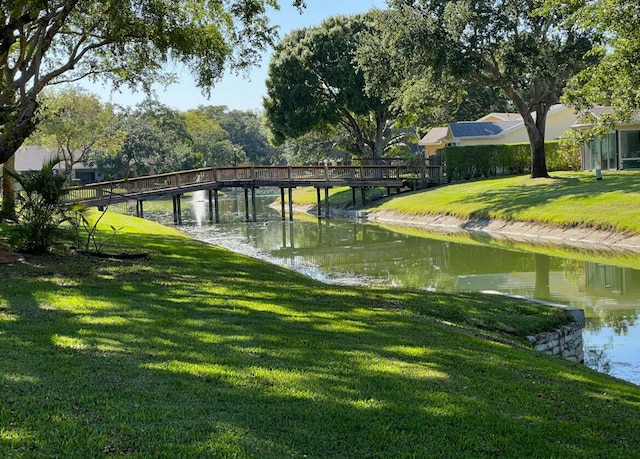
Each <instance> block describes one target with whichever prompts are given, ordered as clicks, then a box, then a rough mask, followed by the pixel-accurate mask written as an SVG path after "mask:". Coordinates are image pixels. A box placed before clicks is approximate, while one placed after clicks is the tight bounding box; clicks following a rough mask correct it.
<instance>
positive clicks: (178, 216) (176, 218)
mask: <svg viewBox="0 0 640 459" xmlns="http://www.w3.org/2000/svg"><path fill="white" fill-rule="evenodd" d="M173 223H175V224H176V225H182V203H181V202H180V195H179V194H176V195H173Z"/></svg>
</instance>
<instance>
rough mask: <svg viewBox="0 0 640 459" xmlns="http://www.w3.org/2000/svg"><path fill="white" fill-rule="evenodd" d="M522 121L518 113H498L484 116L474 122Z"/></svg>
mask: <svg viewBox="0 0 640 459" xmlns="http://www.w3.org/2000/svg"><path fill="white" fill-rule="evenodd" d="M496 120H497V121H522V115H521V114H520V113H499V112H493V113H489V114H488V115H484V116H483V117H482V118H480V119H478V120H476V121H496Z"/></svg>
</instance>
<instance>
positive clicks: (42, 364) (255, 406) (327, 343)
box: [0, 214, 640, 458]
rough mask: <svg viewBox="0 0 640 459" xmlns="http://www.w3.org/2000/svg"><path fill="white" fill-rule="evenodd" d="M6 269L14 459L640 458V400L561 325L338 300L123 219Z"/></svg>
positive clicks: (7, 398)
mask: <svg viewBox="0 0 640 459" xmlns="http://www.w3.org/2000/svg"><path fill="white" fill-rule="evenodd" d="M103 223H104V224H105V225H113V226H115V227H118V228H119V227H123V230H122V231H121V233H120V234H118V236H117V237H116V239H115V242H116V244H117V245H116V246H110V249H111V250H113V251H114V252H120V251H127V252H141V251H143V252H148V253H149V255H150V257H149V259H148V260H142V261H133V260H109V259H98V258H93V257H89V256H81V255H66V256H61V255H50V256H42V257H27V260H26V262H25V263H22V264H17V265H0V378H1V380H2V381H1V382H0V384H1V386H0V457H65V458H69V457H71V458H73V457H124V456H127V457H145V458H146V457H198V458H201V457H258V458H270V457H273V458H281V457H339V458H345V457H358V458H360V457H384V458H389V457H450V458H455V457H496V456H502V457H589V458H592V457H631V456H632V455H633V454H635V452H636V451H637V450H638V448H640V436H638V435H637V433H638V432H639V431H640V416H638V412H639V411H638V410H639V409H640V388H638V387H637V386H634V385H632V384H629V383H625V382H622V381H619V380H616V379H613V378H610V377H608V376H606V375H602V374H599V373H596V372H594V371H591V370H589V369H587V368H585V367H584V366H582V365H579V364H573V363H570V362H568V361H565V360H563V359H561V358H552V357H547V356H543V355H540V354H538V353H536V352H534V351H533V350H531V349H530V348H529V346H528V345H527V344H526V342H525V339H524V337H525V336H526V335H528V334H531V333H534V332H536V331H540V330H546V329H548V328H549V327H551V326H554V325H557V324H560V323H564V322H565V321H566V320H567V318H566V316H564V313H563V312H562V311H560V310H557V309H555V308H548V307H544V306H540V305H535V304H530V303H523V302H519V301H516V300H509V299H506V298H496V297H491V296H483V295H478V294H469V295H445V294H435V293H427V292H422V291H410V290H397V289H393V290H391V289H388V290H387V289H368V288H351V287H333V286H327V285H323V284H321V283H319V282H316V281H313V280H310V279H308V278H305V277H303V276H301V275H298V274H296V273H294V272H291V271H289V270H286V269H283V268H279V267H274V266H272V265H269V264H266V263H263V262H261V261H258V260H254V259H251V258H247V257H243V256H240V255H237V254H234V253H231V252H228V251H226V250H222V249H219V248H215V247H210V246H207V245H204V244H202V243H199V242H196V241H193V240H191V239H189V238H187V237H185V236H184V235H182V234H180V233H179V232H177V231H175V230H173V229H170V228H165V227H162V226H160V225H156V224H153V223H150V222H146V221H143V220H138V219H135V218H131V217H126V216H121V215H113V214H108V216H107V218H105V219H104V222H103Z"/></svg>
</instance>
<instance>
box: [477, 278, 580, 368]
mask: <svg viewBox="0 0 640 459" xmlns="http://www.w3.org/2000/svg"><path fill="white" fill-rule="evenodd" d="M480 293H483V294H487V295H498V296H504V297H508V298H514V299H518V300H524V301H528V302H531V303H537V304H542V305H544V306H550V307H555V308H561V309H564V310H565V311H567V313H568V314H569V315H570V316H571V318H572V319H573V322H571V323H569V324H565V325H561V326H560V327H557V328H555V329H553V330H547V331H543V332H540V333H537V334H535V335H530V336H527V340H528V341H529V343H530V344H531V345H532V346H533V347H534V349H535V350H536V351H538V352H542V353H545V354H549V355H559V356H562V357H564V358H565V359H567V360H570V361H572V362H577V363H582V364H584V341H583V338H582V329H583V328H584V326H585V323H586V322H585V315H584V309H580V308H576V307H573V306H566V305H564V304H559V303H552V302H550V301H544V300H537V299H535V298H527V297H525V296H520V295H511V294H508V293H502V292H498V291H495V290H483V291H481V292H480Z"/></svg>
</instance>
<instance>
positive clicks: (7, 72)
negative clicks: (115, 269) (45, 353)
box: [0, 0, 304, 213]
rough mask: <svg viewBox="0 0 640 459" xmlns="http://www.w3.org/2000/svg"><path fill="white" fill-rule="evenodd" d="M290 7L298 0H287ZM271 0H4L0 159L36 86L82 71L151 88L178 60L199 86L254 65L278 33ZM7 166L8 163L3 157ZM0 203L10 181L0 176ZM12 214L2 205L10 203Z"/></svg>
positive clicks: (29, 116)
mask: <svg viewBox="0 0 640 459" xmlns="http://www.w3.org/2000/svg"><path fill="white" fill-rule="evenodd" d="M292 3H293V4H294V5H296V6H298V7H302V6H304V0H292ZM267 6H271V7H273V8H277V7H278V2H277V1H276V0H225V1H221V0H174V1H167V0H105V1H103V0H3V1H2V2H0V164H3V163H5V162H7V161H9V160H10V159H13V155H14V153H15V152H16V151H17V150H18V148H19V147H20V146H21V145H22V143H23V142H24V140H25V139H26V138H28V137H29V136H30V135H31V134H32V133H33V132H34V130H35V129H36V125H37V122H38V117H37V111H38V94H39V93H40V92H41V91H42V90H43V89H44V88H45V87H47V86H49V85H53V84H57V83H63V82H73V81H78V80H81V79H83V78H88V77H90V78H96V79H103V80H110V81H111V83H113V85H114V87H116V88H118V87H119V86H121V85H128V86H130V87H132V88H136V89H139V88H142V89H143V90H146V91H149V90H150V87H151V85H152V83H154V82H159V81H164V82H169V81H171V80H172V75H170V74H168V73H166V72H165V70H164V69H165V68H166V66H165V64H167V63H168V62H173V63H179V64H182V65H184V66H186V67H187V68H188V69H189V70H190V71H191V72H192V73H193V75H194V78H195V81H196V83H197V84H198V86H200V87H201V88H203V90H204V91H205V93H206V92H207V90H208V89H209V88H211V86H212V85H213V84H214V83H215V82H216V81H217V80H218V79H219V78H220V76H221V75H222V73H223V71H224V70H225V69H226V68H228V67H230V68H235V69H242V68H245V67H247V66H249V65H251V64H253V63H254V62H255V61H256V60H257V59H258V58H259V53H260V52H261V51H262V50H263V49H265V47H266V46H269V45H271V44H272V41H273V40H274V38H275V37H276V35H277V31H276V28H275V27H273V26H272V25H271V24H270V22H269V20H268V17H267V15H266V7H267ZM5 167H6V168H7V169H8V170H11V169H12V167H13V166H12V164H11V162H10V163H9V164H7V165H6V166H5ZM3 189H4V191H5V193H4V199H5V205H4V207H5V209H4V210H5V212H6V210H7V208H11V207H12V206H13V204H12V194H13V193H12V190H11V187H10V186H9V185H8V184H7V183H6V181H5V182H4V183H3ZM9 213H10V212H9Z"/></svg>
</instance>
